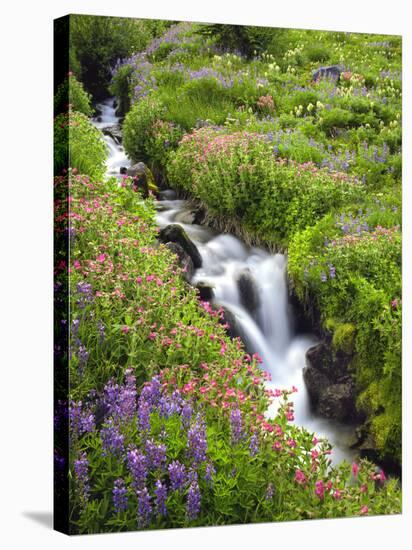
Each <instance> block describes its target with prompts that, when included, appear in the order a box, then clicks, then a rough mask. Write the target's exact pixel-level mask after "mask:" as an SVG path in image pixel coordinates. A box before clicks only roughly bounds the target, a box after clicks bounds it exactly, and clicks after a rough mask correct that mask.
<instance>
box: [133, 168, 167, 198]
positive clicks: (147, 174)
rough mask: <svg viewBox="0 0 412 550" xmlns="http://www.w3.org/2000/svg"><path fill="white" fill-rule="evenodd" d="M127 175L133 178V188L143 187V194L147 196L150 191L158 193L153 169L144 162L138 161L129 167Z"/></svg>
mask: <svg viewBox="0 0 412 550" xmlns="http://www.w3.org/2000/svg"><path fill="white" fill-rule="evenodd" d="M126 173H127V175H128V176H131V177H132V178H133V183H132V185H133V188H134V189H136V190H137V189H142V190H143V196H144V197H145V198H146V197H147V196H148V195H149V191H152V192H154V193H156V194H157V193H158V191H159V190H158V188H157V186H156V184H155V181H154V178H153V174H152V171H151V170H150V168H149V167H148V166H146V164H145V163H144V162H138V163H136V164H134V165H133V166H130V167H129V168H128V169H127V172H126Z"/></svg>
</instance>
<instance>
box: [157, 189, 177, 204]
mask: <svg viewBox="0 0 412 550" xmlns="http://www.w3.org/2000/svg"><path fill="white" fill-rule="evenodd" d="M176 199H177V193H176V191H174V190H173V189H163V190H162V191H159V195H158V200H159V201H175V200H176Z"/></svg>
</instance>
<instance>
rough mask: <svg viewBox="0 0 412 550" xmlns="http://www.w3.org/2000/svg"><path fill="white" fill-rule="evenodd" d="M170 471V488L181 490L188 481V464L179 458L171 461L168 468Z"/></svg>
mask: <svg viewBox="0 0 412 550" xmlns="http://www.w3.org/2000/svg"><path fill="white" fill-rule="evenodd" d="M167 470H168V472H169V479H170V488H171V489H172V491H180V490H181V489H182V488H183V487H184V485H185V483H186V466H185V465H184V464H181V463H180V462H179V461H178V460H174V461H173V462H171V463H170V464H169V466H168V468H167Z"/></svg>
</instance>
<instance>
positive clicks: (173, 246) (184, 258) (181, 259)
mask: <svg viewBox="0 0 412 550" xmlns="http://www.w3.org/2000/svg"><path fill="white" fill-rule="evenodd" d="M165 246H166V248H168V249H169V250H170V251H171V252H173V254H176V256H177V262H178V265H179V266H180V267H181V268H182V269H183V278H184V279H185V280H186V281H187V282H188V283H189V282H190V281H191V280H192V277H193V273H194V270H195V268H194V265H193V262H192V258H191V257H190V256H189V254H188V253H187V252H186V251H185V250H184V249H183V248H182V247H181V246H180V244H178V243H172V242H169V243H166V245H165Z"/></svg>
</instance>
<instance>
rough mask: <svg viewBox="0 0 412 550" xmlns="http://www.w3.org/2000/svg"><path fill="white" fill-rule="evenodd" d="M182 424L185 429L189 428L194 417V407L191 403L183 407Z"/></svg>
mask: <svg viewBox="0 0 412 550" xmlns="http://www.w3.org/2000/svg"><path fill="white" fill-rule="evenodd" d="M181 415H182V423H183V426H184V427H185V428H187V426H189V424H190V421H191V419H192V415H193V407H192V405H191V404H190V403H185V404H184V405H183V407H182V412H181Z"/></svg>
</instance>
